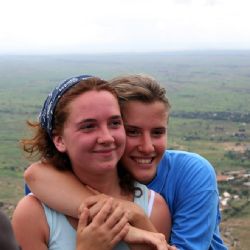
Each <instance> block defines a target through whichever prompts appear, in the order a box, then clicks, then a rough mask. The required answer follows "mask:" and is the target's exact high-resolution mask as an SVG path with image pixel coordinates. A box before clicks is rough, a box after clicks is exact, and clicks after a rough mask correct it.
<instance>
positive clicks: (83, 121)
mask: <svg viewBox="0 0 250 250" xmlns="http://www.w3.org/2000/svg"><path fill="white" fill-rule="evenodd" d="M113 119H121V120H122V117H121V116H120V115H113V116H111V117H109V118H108V120H113ZM96 121H97V119H94V118H87V119H84V120H81V121H79V122H78V123H77V125H80V124H82V123H85V122H96Z"/></svg>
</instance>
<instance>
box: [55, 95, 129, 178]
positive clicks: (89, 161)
mask: <svg viewBox="0 0 250 250" xmlns="http://www.w3.org/2000/svg"><path fill="white" fill-rule="evenodd" d="M68 111H69V112H68V113H69V115H68V118H67V120H66V122H65V124H64V128H63V132H62V135H59V136H55V138H54V143H55V145H56V147H57V149H58V150H59V151H60V152H66V153H67V154H68V155H69V158H70V160H71V163H72V168H73V170H74V172H75V174H76V175H77V176H78V177H79V178H80V179H81V180H82V181H84V182H85V183H88V179H90V178H91V176H93V175H104V174H107V173H108V172H109V171H113V172H114V171H116V164H117V162H118V161H119V159H120V158H121V156H122V154H123V152H124V147H125V140H126V135H125V131H124V127H123V122H122V118H121V114H120V108H119V105H118V102H117V99H116V98H115V97H114V96H113V95H112V94H111V93H110V92H108V91H105V90H102V91H95V90H91V91H88V92H85V93H83V94H81V95H79V96H78V97H76V98H75V99H74V100H73V101H71V102H70V104H69V105H68ZM89 177H90V178H89Z"/></svg>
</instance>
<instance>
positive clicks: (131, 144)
mask: <svg viewBox="0 0 250 250" xmlns="http://www.w3.org/2000/svg"><path fill="white" fill-rule="evenodd" d="M136 145H137V144H136V140H135V138H133V139H131V138H130V137H126V147H125V152H131V151H133V150H134V149H135V148H136Z"/></svg>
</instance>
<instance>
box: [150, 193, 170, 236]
mask: <svg viewBox="0 0 250 250" xmlns="http://www.w3.org/2000/svg"><path fill="white" fill-rule="evenodd" d="M151 192H152V191H151ZM151 195H152V194H151ZM150 219H151V221H152V222H153V224H154V226H155V227H156V229H157V231H158V232H160V233H163V234H164V235H166V238H167V239H168V238H169V235H170V230H171V215H170V211H169V208H168V205H167V203H166V201H165V200H164V198H163V197H162V196H161V195H160V194H158V193H155V198H154V204H153V209H152V213H151V216H150Z"/></svg>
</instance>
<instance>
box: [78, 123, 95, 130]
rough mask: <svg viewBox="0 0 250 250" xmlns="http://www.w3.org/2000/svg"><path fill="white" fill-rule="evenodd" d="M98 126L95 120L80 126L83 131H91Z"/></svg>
mask: <svg viewBox="0 0 250 250" xmlns="http://www.w3.org/2000/svg"><path fill="white" fill-rule="evenodd" d="M95 128H96V123H94V122H86V123H84V124H82V125H81V126H80V130H82V131H83V132H90V131H92V130H94V129H95Z"/></svg>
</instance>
